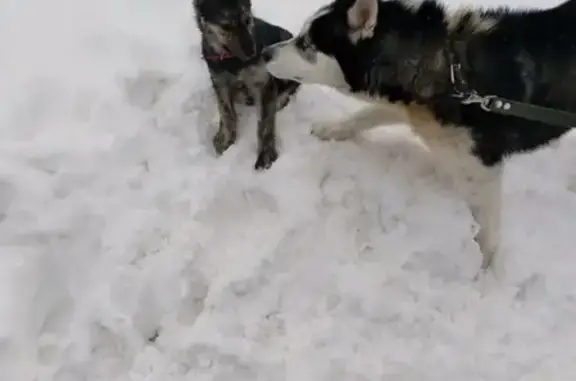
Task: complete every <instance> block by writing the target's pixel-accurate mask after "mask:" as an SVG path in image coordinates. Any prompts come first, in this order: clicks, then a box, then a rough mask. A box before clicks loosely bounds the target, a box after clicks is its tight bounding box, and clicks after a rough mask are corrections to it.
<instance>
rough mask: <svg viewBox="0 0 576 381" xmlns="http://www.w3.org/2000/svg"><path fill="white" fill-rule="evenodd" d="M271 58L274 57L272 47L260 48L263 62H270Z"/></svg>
mask: <svg viewBox="0 0 576 381" xmlns="http://www.w3.org/2000/svg"><path fill="white" fill-rule="evenodd" d="M272 58H274V52H273V50H272V49H270V48H266V49H264V50H262V59H263V60H264V62H270V61H272Z"/></svg>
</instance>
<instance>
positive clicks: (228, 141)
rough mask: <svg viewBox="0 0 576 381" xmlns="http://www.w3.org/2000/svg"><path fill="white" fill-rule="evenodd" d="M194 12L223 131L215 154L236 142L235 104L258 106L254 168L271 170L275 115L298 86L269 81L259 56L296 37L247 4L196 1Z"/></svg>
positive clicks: (241, 1)
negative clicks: (259, 17) (265, 19)
mask: <svg viewBox="0 0 576 381" xmlns="http://www.w3.org/2000/svg"><path fill="white" fill-rule="evenodd" d="M194 7H195V11H196V21H197V24H198V26H199V29H200V31H201V33H202V56H203V58H204V60H205V62H206V64H207V66H208V71H209V72H210V78H211V81H212V85H213V88H214V92H215V94H216V98H217V101H218V111H219V124H220V126H219V129H218V132H217V133H216V135H215V137H214V149H215V150H216V152H217V153H218V154H222V153H223V152H224V151H226V149H228V147H230V146H231V145H232V144H234V142H235V141H236V136H237V120H238V117H237V113H236V108H235V103H243V104H246V105H256V106H257V107H258V110H259V113H260V114H259V121H258V123H259V124H258V158H257V160H256V163H255V168H256V169H265V168H269V167H270V166H271V165H272V163H273V162H274V161H275V160H276V159H277V157H278V153H277V149H276V132H275V128H276V126H275V124H276V112H277V111H279V110H281V109H283V108H284V107H285V106H286V105H287V104H288V103H289V102H290V99H291V97H292V95H294V94H295V93H296V91H297V90H298V88H299V86H300V84H299V83H298V82H294V81H291V80H283V79H278V78H275V77H273V76H271V75H270V73H269V72H268V71H267V70H266V67H265V64H264V61H263V60H262V57H261V56H260V53H261V51H262V49H263V48H265V47H266V46H269V45H272V44H274V43H277V42H280V41H284V40H287V39H290V38H291V37H292V34H291V33H290V32H288V31H287V30H285V29H282V28H280V27H279V26H276V25H272V24H270V23H268V22H266V21H264V20H261V19H258V18H256V17H254V16H253V15H252V12H251V4H250V1H249V0H194Z"/></svg>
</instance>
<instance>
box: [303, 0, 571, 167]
mask: <svg viewBox="0 0 576 381" xmlns="http://www.w3.org/2000/svg"><path fill="white" fill-rule="evenodd" d="M353 3H354V1H353V0H337V1H335V2H334V3H332V5H331V7H333V12H330V13H328V14H326V15H324V16H321V17H320V18H319V19H318V20H316V21H315V22H314V23H313V24H312V26H311V29H310V36H311V39H312V42H313V43H314V44H315V45H316V47H317V48H318V50H320V51H322V52H324V53H327V54H329V55H331V56H333V57H335V58H336V59H337V60H338V62H339V63H340V65H341V67H342V69H343V71H344V74H345V77H346V79H347V81H348V83H349V84H350V86H351V90H352V92H363V91H368V92H369V93H371V94H373V95H378V96H381V97H385V98H387V99H389V100H390V101H392V102H396V101H401V102H405V103H410V102H414V101H416V102H418V103H422V104H425V105H427V106H429V107H430V108H431V110H432V111H433V113H434V114H435V115H436V117H437V119H438V120H439V121H440V122H441V123H442V124H445V125H458V126H463V127H464V128H468V129H469V130H470V135H471V136H472V138H473V140H474V143H475V146H474V148H473V153H474V154H475V155H477V156H478V157H479V158H480V159H481V160H482V162H483V163H484V164H485V165H487V166H492V165H496V164H498V163H500V162H501V161H502V160H503V158H504V157H505V156H508V155H512V154H515V153H519V152H526V151H529V150H533V149H536V148H539V147H541V146H544V145H546V144H548V143H549V142H551V141H552V140H554V139H556V138H558V137H560V136H562V135H563V134H564V133H565V132H567V131H568V130H569V128H565V127H558V126H554V125H547V124H544V123H539V122H534V121H529V120H526V119H522V118H517V117H512V116H503V115H498V114H495V113H487V112H485V111H483V110H482V109H481V108H480V107H479V106H478V105H474V104H473V105H463V104H460V103H459V102H458V100H456V99H454V98H452V97H451V96H450V93H451V91H452V88H451V84H450V82H449V71H448V62H446V60H444V58H443V57H444V55H443V54H442V53H443V50H444V49H446V46H447V41H448V39H449V38H457V39H461V40H463V41H464V42H465V43H466V47H467V48H466V55H467V57H466V58H467V62H468V63H469V66H468V67H466V68H465V75H466V77H467V79H468V81H469V83H470V84H471V87H472V88H474V89H476V90H477V91H478V92H479V93H480V94H485V95H490V94H493V95H498V96H502V97H506V98H509V99H513V100H518V101H523V102H528V103H533V104H536V105H541V106H547V107H552V108H558V109H562V110H569V111H576V86H575V85H574V83H576V23H575V20H576V0H569V1H567V2H566V3H564V4H562V5H560V6H558V7H555V8H553V9H548V10H525V11H512V10H508V9H505V8H501V9H494V10H484V11H481V12H475V11H473V10H471V11H470V12H469V13H468V14H465V15H463V16H462V17H461V18H460V21H459V22H458V23H457V26H456V27H455V28H454V29H453V30H449V28H448V23H447V21H446V19H445V11H444V9H443V6H442V5H441V4H440V3H437V2H436V1H433V0H428V1H425V2H424V3H423V4H422V5H420V6H419V7H417V8H415V9H410V8H408V7H406V5H405V4H406V3H405V2H400V1H380V3H379V11H378V22H377V25H376V28H375V33H374V37H372V38H369V39H365V40H361V41H359V42H358V43H357V44H354V43H353V42H351V41H350V39H349V38H348V33H349V27H348V25H347V21H346V20H347V19H346V12H347V10H348V9H349V8H350V6H351V5H352V4H353ZM474 17H479V18H480V19H493V20H494V23H495V25H494V27H493V28H491V29H490V30H488V31H485V32H478V31H475V30H474V29H472V28H471V27H470V25H471V24H470V21H471V20H472V18H474ZM432 60H440V65H434V64H431V63H430V61H432ZM419 82H420V83H423V84H424V85H428V88H427V89H426V91H424V90H423V89H421V88H420V87H419ZM446 128H452V127H446Z"/></svg>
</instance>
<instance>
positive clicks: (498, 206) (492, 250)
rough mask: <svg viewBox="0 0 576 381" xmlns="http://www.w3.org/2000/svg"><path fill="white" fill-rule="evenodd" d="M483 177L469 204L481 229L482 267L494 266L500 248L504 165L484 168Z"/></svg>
mask: <svg viewBox="0 0 576 381" xmlns="http://www.w3.org/2000/svg"><path fill="white" fill-rule="evenodd" d="M484 169H485V173H484V176H482V177H483V178H481V179H479V180H480V181H479V182H478V183H477V184H476V185H475V187H476V191H475V192H473V193H472V194H469V196H468V197H469V198H468V204H469V206H470V211H471V212H472V216H473V217H474V219H475V220H476V222H477V223H478V225H479V227H480V231H479V232H478V234H477V235H476V242H478V246H479V247H480V251H481V252H482V255H483V258H482V269H484V270H486V269H488V268H490V267H492V262H493V260H494V257H495V255H497V253H498V251H499V249H500V240H501V238H502V236H501V229H502V222H501V221H502V174H503V168H502V165H498V166H495V167H491V168H484Z"/></svg>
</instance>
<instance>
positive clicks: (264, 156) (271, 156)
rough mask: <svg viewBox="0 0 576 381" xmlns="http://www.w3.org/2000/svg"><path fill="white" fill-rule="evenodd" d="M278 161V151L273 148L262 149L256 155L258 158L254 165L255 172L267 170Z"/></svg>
mask: <svg viewBox="0 0 576 381" xmlns="http://www.w3.org/2000/svg"><path fill="white" fill-rule="evenodd" d="M276 159H278V151H276V148H275V147H273V146H270V147H268V148H266V149H263V150H262V151H260V152H259V153H258V158H257V159H256V163H254V169H256V170H257V171H262V170H265V169H268V168H270V167H271V166H272V164H273V163H274V162H275V161H276Z"/></svg>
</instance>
